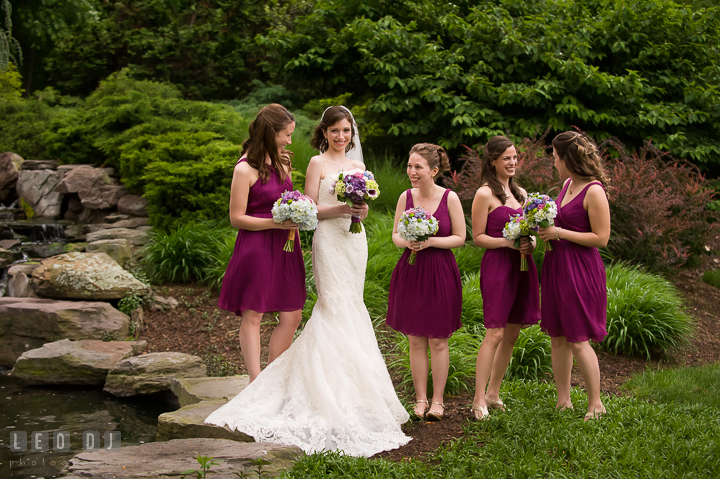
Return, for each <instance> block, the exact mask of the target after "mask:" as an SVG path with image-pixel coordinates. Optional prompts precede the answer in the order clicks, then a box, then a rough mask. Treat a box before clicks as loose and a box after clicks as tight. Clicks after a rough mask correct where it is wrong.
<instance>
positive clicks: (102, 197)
mask: <svg viewBox="0 0 720 479" xmlns="http://www.w3.org/2000/svg"><path fill="white" fill-rule="evenodd" d="M127 194H128V190H126V189H125V187H124V186H121V185H105V186H101V187H99V188H92V189H88V190H80V192H79V193H78V195H79V196H80V201H81V202H82V205H83V206H84V207H85V208H92V209H96V210H105V209H108V208H112V207H114V206H117V204H118V201H119V200H120V198H122V197H123V196H126V195H127Z"/></svg>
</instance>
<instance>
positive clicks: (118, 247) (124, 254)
mask: <svg viewBox="0 0 720 479" xmlns="http://www.w3.org/2000/svg"><path fill="white" fill-rule="evenodd" d="M85 251H87V252H88V253H105V254H106V255H108V256H110V257H111V258H112V259H114V260H115V261H117V263H118V264H121V265H124V264H126V263H127V262H128V261H130V260H131V259H132V254H133V253H132V248H131V247H130V242H129V241H128V240H126V239H108V240H98V241H93V242H92V243H88V244H87V246H86V247H85Z"/></svg>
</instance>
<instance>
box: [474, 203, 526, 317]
mask: <svg viewBox="0 0 720 479" xmlns="http://www.w3.org/2000/svg"><path fill="white" fill-rule="evenodd" d="M516 214H522V208H518V209H513V208H510V207H509V206H505V205H502V206H498V207H497V208H495V209H494V210H492V211H491V212H490V214H489V215H488V218H487V226H486V227H485V233H486V234H487V235H488V236H492V237H493V238H502V237H503V234H502V231H503V228H504V227H505V224H506V223H507V222H508V220H509V219H510V217H511V216H513V215H516ZM527 260H528V270H527V271H520V251H518V250H516V249H513V248H509V247H508V248H496V249H488V250H486V251H485V254H484V255H483V258H482V262H481V263H480V291H481V292H482V297H483V316H484V318H485V320H484V323H485V327H486V328H504V327H505V326H507V324H508V323H511V324H520V325H523V326H531V325H533V324H537V323H538V321H539V320H540V292H539V287H538V277H537V269H536V268H535V263H534V262H533V260H532V255H528V258H527Z"/></svg>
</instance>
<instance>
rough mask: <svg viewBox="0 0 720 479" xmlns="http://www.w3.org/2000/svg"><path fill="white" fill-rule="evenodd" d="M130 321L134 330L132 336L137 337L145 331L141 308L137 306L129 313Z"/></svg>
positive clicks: (143, 315) (143, 314)
mask: <svg viewBox="0 0 720 479" xmlns="http://www.w3.org/2000/svg"><path fill="white" fill-rule="evenodd" d="M130 321H131V322H132V325H133V327H134V328H135V331H134V334H135V335H136V336H137V335H139V334H140V332H142V331H143V330H144V329H145V313H143V309H142V306H138V307H137V308H135V309H133V310H132V312H131V313H130Z"/></svg>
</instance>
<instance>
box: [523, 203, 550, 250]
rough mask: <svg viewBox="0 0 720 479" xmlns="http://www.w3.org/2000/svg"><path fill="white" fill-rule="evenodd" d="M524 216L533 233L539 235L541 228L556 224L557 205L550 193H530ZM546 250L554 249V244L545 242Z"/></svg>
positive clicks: (524, 208) (525, 204) (524, 206)
mask: <svg viewBox="0 0 720 479" xmlns="http://www.w3.org/2000/svg"><path fill="white" fill-rule="evenodd" d="M523 216H525V220H526V221H527V223H528V225H529V226H530V230H531V234H534V235H536V236H537V230H538V229H539V228H548V227H550V226H553V225H554V224H555V221H554V220H555V217H556V216H557V205H556V204H555V202H554V201H553V199H552V198H550V197H549V196H548V195H542V194H540V193H530V194H529V195H528V197H527V199H526V200H525V203H524V204H523ZM544 245H545V251H552V244H551V243H550V242H549V241H545V242H544Z"/></svg>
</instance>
